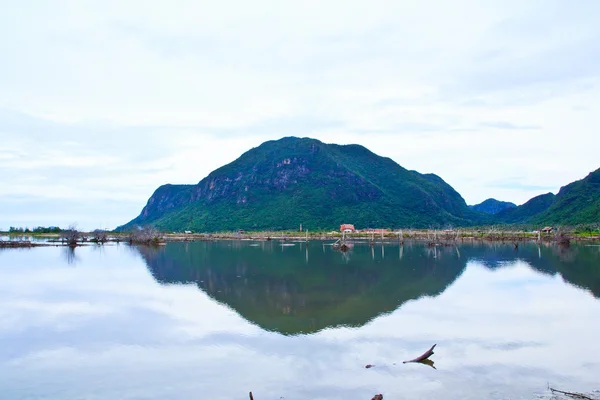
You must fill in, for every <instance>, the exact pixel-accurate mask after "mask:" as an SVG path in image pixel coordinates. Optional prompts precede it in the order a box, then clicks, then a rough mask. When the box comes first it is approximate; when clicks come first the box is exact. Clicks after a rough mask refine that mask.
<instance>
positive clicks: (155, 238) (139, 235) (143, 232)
mask: <svg viewBox="0 0 600 400" xmlns="http://www.w3.org/2000/svg"><path fill="white" fill-rule="evenodd" d="M161 241H162V235H161V234H160V232H159V230H158V229H156V228H154V227H152V226H145V227H143V228H141V227H137V229H135V230H134V231H133V232H132V233H131V236H130V237H129V243H131V244H146V245H154V246H156V245H158V244H159V243H160V242H161Z"/></svg>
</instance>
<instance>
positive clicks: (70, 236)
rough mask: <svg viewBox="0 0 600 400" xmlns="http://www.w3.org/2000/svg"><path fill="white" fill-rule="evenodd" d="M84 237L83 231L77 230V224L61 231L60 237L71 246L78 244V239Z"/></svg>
mask: <svg viewBox="0 0 600 400" xmlns="http://www.w3.org/2000/svg"><path fill="white" fill-rule="evenodd" d="M82 237H83V236H82V234H81V232H79V231H78V230H77V225H76V224H71V225H69V227H68V228H67V229H65V230H64V231H62V232H61V233H60V239H61V240H62V241H63V242H66V243H67V244H68V245H69V246H77V241H78V240H79V239H81V238H82Z"/></svg>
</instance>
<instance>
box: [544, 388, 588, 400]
mask: <svg viewBox="0 0 600 400" xmlns="http://www.w3.org/2000/svg"><path fill="white" fill-rule="evenodd" d="M550 391H551V392H552V393H560V394H564V395H567V396H569V397H573V398H575V399H584V400H598V399H595V398H593V397H589V396H586V395H585V394H583V393H575V392H563V391H562V390H557V389H553V388H550Z"/></svg>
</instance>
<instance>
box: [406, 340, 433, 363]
mask: <svg viewBox="0 0 600 400" xmlns="http://www.w3.org/2000/svg"><path fill="white" fill-rule="evenodd" d="M435 346H437V344H434V345H433V346H431V348H430V349H429V350H427V351H426V352H425V353H423V354H422V355H420V356H419V357H417V358H415V359H413V360H409V361H403V362H402V363H403V364H406V363H422V362H423V361H425V360H427V359H428V358H429V357H431V356H432V355H433V349H434V348H435Z"/></svg>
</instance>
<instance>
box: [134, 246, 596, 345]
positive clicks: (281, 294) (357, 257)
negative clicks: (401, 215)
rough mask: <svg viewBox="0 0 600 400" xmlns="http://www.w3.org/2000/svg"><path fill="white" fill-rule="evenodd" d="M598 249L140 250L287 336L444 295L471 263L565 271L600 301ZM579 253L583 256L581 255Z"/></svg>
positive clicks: (354, 322)
mask: <svg viewBox="0 0 600 400" xmlns="http://www.w3.org/2000/svg"><path fill="white" fill-rule="evenodd" d="M598 250H599V249H598V248H594V247H585V246H574V247H572V248H569V249H561V248H559V247H546V246H542V247H538V246H537V245H535V244H527V245H521V246H520V247H519V248H518V249H516V250H515V249H514V247H513V246H512V245H503V244H499V243H491V244H490V243H475V244H462V245H459V246H457V247H441V248H427V247H425V246H424V245H423V244H422V243H407V244H404V245H399V244H397V243H396V244H385V245H383V246H382V245H381V244H376V245H375V246H374V247H371V246H368V245H367V244H357V245H356V246H354V248H353V250H352V251H351V252H349V253H346V254H344V253H340V252H338V251H335V250H333V249H332V248H331V247H330V246H327V245H326V244H325V243H322V242H310V243H309V245H308V246H307V245H306V244H305V243H296V245H295V246H282V245H281V243H279V242H258V243H257V242H248V241H223V242H191V243H169V244H168V245H167V246H165V247H161V248H158V249H153V248H147V247H140V248H139V251H140V253H141V255H142V257H143V259H144V260H145V262H146V264H147V266H148V268H149V270H150V272H151V273H152V275H153V276H154V278H155V279H156V280H157V281H158V282H159V283H161V284H184V283H194V284H196V285H197V286H198V287H199V288H200V289H201V290H202V291H204V292H206V293H207V294H208V295H209V296H210V297H212V298H213V299H215V300H217V301H219V302H221V303H223V304H226V305H228V306H229V307H231V308H232V309H234V310H235V311H236V312H237V313H239V314H240V315H241V316H242V317H244V318H245V319H246V320H248V321H250V322H252V323H254V324H257V325H258V326H260V327H261V328H263V329H265V330H269V331H275V332H279V333H282V334H284V335H295V334H301V333H304V334H306V333H314V332H317V331H319V330H322V329H325V328H328V327H338V326H353V327H359V326H363V325H365V324H366V323H367V322H369V321H370V320H372V319H373V318H375V317H377V316H379V315H381V314H384V313H389V312H391V311H393V310H395V309H397V308H399V307H401V306H402V304H404V303H406V302H407V301H410V300H413V299H418V298H420V297H423V296H437V295H439V294H441V293H442V292H443V291H444V290H446V289H447V288H448V287H449V286H450V285H452V283H453V282H454V281H455V280H456V279H457V278H458V277H459V276H460V275H461V273H462V272H463V271H464V270H465V267H466V265H467V263H468V262H469V261H473V260H476V261H478V262H480V263H482V264H483V265H485V266H486V267H487V268H490V269H496V268H502V267H503V266H505V265H508V264H509V263H511V262H513V261H516V260H521V261H525V262H526V263H527V264H528V265H529V266H530V267H531V268H533V269H534V270H536V271H539V272H541V273H544V274H552V275H554V274H560V275H561V276H562V278H563V279H564V280H565V281H566V282H568V283H570V284H572V285H576V286H578V287H581V288H584V289H586V290H589V291H590V292H591V293H592V294H593V296H594V297H596V298H600V268H598V267H597V264H598V261H599V259H600V252H599V251H598ZM575 260H576V262H575Z"/></svg>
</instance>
